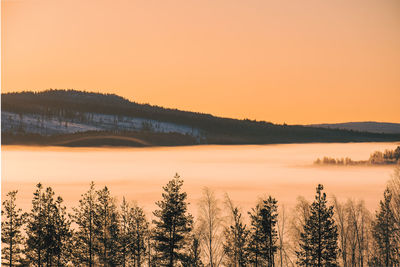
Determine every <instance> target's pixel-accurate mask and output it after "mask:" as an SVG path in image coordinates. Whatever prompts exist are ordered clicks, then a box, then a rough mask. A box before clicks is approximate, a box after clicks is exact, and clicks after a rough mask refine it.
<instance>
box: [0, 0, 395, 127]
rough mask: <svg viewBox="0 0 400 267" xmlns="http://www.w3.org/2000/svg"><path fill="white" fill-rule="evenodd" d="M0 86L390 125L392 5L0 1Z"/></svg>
mask: <svg viewBox="0 0 400 267" xmlns="http://www.w3.org/2000/svg"><path fill="white" fill-rule="evenodd" d="M1 15H2V17H1V59H2V61H1V78H2V79H1V90H2V92H3V93H4V92H11V91H23V90H34V91H41V90H45V89H49V88H53V89H55V88H57V89H67V88H69V89H77V90H86V91H97V92H105V93H115V94H118V95H121V96H124V97H126V98H128V99H130V100H132V101H136V102H139V103H150V104H154V105H159V106H164V107H170V108H179V109H183V110H190V111H197V112H204V113H212V114H214V115H218V116H224V117H233V118H240V119H242V118H249V119H256V120H265V121H270V122H274V123H288V124H309V123H334V122H347V121H384V122H398V123H400V104H399V103H400V2H399V1H398V0H331V1H329V0H327V1H321V0H307V1H304V0H246V1H243V0H201V1H199V0H158V1H156V0H140V1H136V0H126V1H125V0H112V1H111V0H107V1H103V0H29V1H28V0H5V1H4V0H2V2H1Z"/></svg>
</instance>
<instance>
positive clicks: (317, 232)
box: [296, 184, 338, 267]
mask: <svg viewBox="0 0 400 267" xmlns="http://www.w3.org/2000/svg"><path fill="white" fill-rule="evenodd" d="M322 190H323V186H322V185H321V184H320V185H318V187H317V194H316V196H315V200H314V202H313V203H312V204H311V206H310V217H309V218H307V220H306V223H305V225H304V227H303V231H302V233H301V235H300V250H299V251H297V252H296V253H297V258H298V261H297V263H298V264H299V265H300V266H317V267H322V266H338V264H337V253H338V244H337V239H338V233H337V227H336V225H335V222H334V220H333V206H327V200H326V194H325V193H323V192H322Z"/></svg>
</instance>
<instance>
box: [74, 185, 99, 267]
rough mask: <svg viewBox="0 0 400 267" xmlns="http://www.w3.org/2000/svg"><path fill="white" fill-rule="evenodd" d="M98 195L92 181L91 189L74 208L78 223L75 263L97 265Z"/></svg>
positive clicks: (75, 241) (75, 238) (75, 239)
mask: <svg viewBox="0 0 400 267" xmlns="http://www.w3.org/2000/svg"><path fill="white" fill-rule="evenodd" d="M96 202H97V195H96V191H95V185H94V183H93V182H91V183H90V188H89V190H88V191H87V192H86V193H85V194H83V195H82V198H81V199H80V200H79V206H78V207H77V208H74V209H73V210H74V214H73V217H72V218H73V222H74V223H75V224H76V225H77V230H76V232H75V234H74V240H73V244H74V250H73V261H74V263H75V265H78V264H84V265H85V266H89V267H92V266H95V265H94V264H95V253H94V251H95V244H96V239H95V224H94V220H95V215H96V208H95V205H96Z"/></svg>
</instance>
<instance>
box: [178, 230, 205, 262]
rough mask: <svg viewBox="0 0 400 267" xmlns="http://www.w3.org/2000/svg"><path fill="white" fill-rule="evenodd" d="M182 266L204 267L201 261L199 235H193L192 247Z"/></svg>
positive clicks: (189, 247) (190, 246)
mask: <svg viewBox="0 0 400 267" xmlns="http://www.w3.org/2000/svg"><path fill="white" fill-rule="evenodd" d="M182 265H183V266H190V267H202V266H204V265H203V262H202V261H201V246H200V236H199V235H198V234H193V235H192V237H191V238H190V245H189V246H188V251H187V253H186V257H185V259H184V260H183V261H182Z"/></svg>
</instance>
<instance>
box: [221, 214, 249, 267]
mask: <svg viewBox="0 0 400 267" xmlns="http://www.w3.org/2000/svg"><path fill="white" fill-rule="evenodd" d="M232 219H233V223H232V225H230V226H229V227H227V228H226V229H225V232H224V233H225V243H224V252H225V257H226V260H225V264H226V266H239V267H242V266H247V264H248V260H249V258H248V250H247V247H248V236H249V231H248V230H247V229H246V225H245V224H243V222H242V214H241V213H240V212H239V209H238V208H237V207H232Z"/></svg>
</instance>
